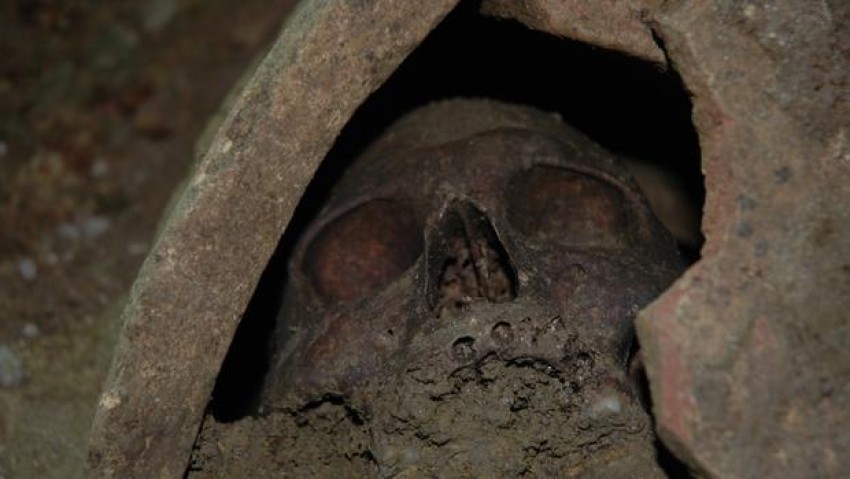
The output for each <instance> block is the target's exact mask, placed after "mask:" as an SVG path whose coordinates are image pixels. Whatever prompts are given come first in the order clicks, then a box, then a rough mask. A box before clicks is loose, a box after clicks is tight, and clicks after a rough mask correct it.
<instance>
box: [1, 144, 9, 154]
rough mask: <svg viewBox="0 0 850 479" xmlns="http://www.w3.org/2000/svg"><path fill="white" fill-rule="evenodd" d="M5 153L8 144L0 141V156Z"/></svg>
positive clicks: (7, 150)
mask: <svg viewBox="0 0 850 479" xmlns="http://www.w3.org/2000/svg"><path fill="white" fill-rule="evenodd" d="M7 153H9V145H7V144H6V142H5V141H0V158H2V157H4V156H6V154H7Z"/></svg>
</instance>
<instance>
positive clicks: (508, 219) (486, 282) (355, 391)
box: [217, 100, 684, 477]
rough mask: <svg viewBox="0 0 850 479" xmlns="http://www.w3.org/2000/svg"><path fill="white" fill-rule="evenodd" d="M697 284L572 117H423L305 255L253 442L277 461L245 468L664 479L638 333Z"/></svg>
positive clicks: (449, 112) (293, 277) (313, 229)
mask: <svg viewBox="0 0 850 479" xmlns="http://www.w3.org/2000/svg"><path fill="white" fill-rule="evenodd" d="M683 267H684V265H683V262H682V261H681V260H680V258H679V255H678V253H677V249H676V246H675V242H674V240H673V239H672V237H671V236H670V234H669V233H668V232H667V231H666V230H665V229H664V228H663V227H662V226H661V225H660V223H659V222H658V221H657V220H656V218H655V217H654V216H653V214H652V212H651V211H650V209H649V207H648V205H647V203H646V201H645V199H644V198H643V196H642V194H641V192H640V191H639V189H638V188H637V186H636V185H635V183H634V182H633V181H632V180H631V179H630V178H629V176H628V174H627V173H626V171H625V169H624V168H623V167H622V166H621V165H620V164H619V162H618V161H617V159H616V158H615V157H614V156H613V155H612V154H610V153H608V152H606V151H605V150H603V149H601V148H600V147H599V146H597V145H596V144H594V143H593V142H592V141H590V140H589V139H587V138H586V137H584V136H583V135H581V134H580V133H578V132H576V131H574V130H573V129H571V128H569V127H568V126H566V125H564V124H562V123H561V122H560V121H559V119H558V118H557V117H556V116H554V115H548V114H544V113H541V112H538V111H536V110H532V109H530V108H526V107H519V106H512V105H505V104H501V103H495V102H489V101H480V100H453V101H447V102H442V103H437V104H433V105H430V106H427V107H425V108H422V109H420V110H418V111H416V112H414V113H412V114H410V115H408V116H407V117H405V118H403V119H402V120H400V121H399V122H398V123H397V124H396V125H394V126H393V127H392V128H391V129H390V130H389V131H388V132H387V133H385V134H384V135H383V136H382V137H381V138H380V139H379V140H378V141H377V142H376V144H374V145H373V146H372V147H370V149H369V150H367V151H366V153H365V154H364V155H363V156H362V157H361V158H359V159H358V160H357V161H356V162H355V164H354V165H353V166H352V168H351V169H350V170H349V171H347V172H346V174H345V175H344V177H343V178H342V180H341V181H340V182H339V183H338V184H337V185H336V186H335V187H334V189H333V191H332V194H331V197H330V199H329V201H328V203H327V204H326V206H325V207H324V208H323V210H322V212H321V213H320V214H319V215H318V217H317V218H315V220H314V221H313V222H312V223H311V224H310V226H309V227H308V228H307V230H306V232H305V234H304V235H303V236H302V237H301V238H300V239H299V241H298V244H297V246H296V248H295V250H294V253H293V255H292V257H291V258H290V264H289V279H288V281H287V283H286V289H285V292H284V297H283V308H282V311H281V312H280V315H279V318H278V324H277V331H276V337H275V341H274V350H275V354H274V358H273V363H272V366H271V370H270V372H269V375H268V378H267V382H266V385H265V388H264V392H263V417H262V418H255V419H251V424H252V426H250V427H249V426H244V427H248V429H250V431H253V432H250V434H255V435H256V434H259V435H261V436H263V437H264V440H263V442H262V444H263V445H262V446H261V448H264V452H262V453H261V454H260V456H256V455H255V456H253V457H255V459H253V460H251V461H242V462H243V463H252V464H257V463H263V464H264V465H263V466H262V467H263V468H264V469H263V470H264V471H265V470H274V469H275V468H279V469H280V470H283V471H288V472H294V473H295V474H296V475H298V476H311V475H312V476H326V477H339V476H348V475H353V476H363V475H367V476H372V477H458V476H476V477H514V476H520V475H524V474H530V475H532V476H555V477H566V476H581V477H588V476H589V477H596V476H598V477H620V476H622V477H626V476H628V477H646V476H650V477H651V476H662V473H661V471H660V469H659V468H658V466H657V464H656V460H655V450H654V446H653V442H654V435H653V431H652V423H651V418H650V416H649V414H648V413H647V411H646V408H645V405H644V404H642V400H641V398H640V394H639V392H638V387H637V385H636V384H635V378H634V377H633V374H631V373H632V372H630V370H629V367H630V366H629V362H630V361H629V359H630V355H632V354H633V353H634V350H633V342H634V332H633V326H632V323H633V320H634V317H635V315H636V313H637V312H638V311H639V310H640V309H641V308H642V307H644V306H645V305H646V304H648V303H649V302H650V301H651V300H652V299H653V298H655V297H656V296H657V295H658V294H659V293H661V292H662V291H663V290H664V288H666V287H667V286H668V285H669V284H670V283H671V282H672V280H673V279H675V278H676V277H677V276H678V275H679V274H680V273H681V272H682V271H683ZM258 431H259V432H258ZM217 434H218V435H219V437H221V436H223V435H224V433H222V432H218V433H217ZM256 457H260V459H256ZM225 462H226V461H225ZM231 462H233V461H231ZM237 462H238V461H237ZM239 467H240V468H244V467H245V466H244V464H243V465H242V466H239ZM252 467H253V466H252ZM234 470H242V471H243V472H244V469H238V468H237V469H234Z"/></svg>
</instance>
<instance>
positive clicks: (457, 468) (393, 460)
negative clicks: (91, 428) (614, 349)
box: [189, 322, 665, 478]
mask: <svg viewBox="0 0 850 479" xmlns="http://www.w3.org/2000/svg"><path fill="white" fill-rule="evenodd" d="M513 334H514V331H513V328H512V327H511V326H510V325H509V324H508V323H507V322H499V323H497V325H496V327H494V329H493V335H494V336H495V337H497V338H500V340H501V341H510V340H511V339H512V338H511V336H512V335H513ZM474 354H476V351H475V345H474V341H472V340H471V338H470V341H468V342H462V343H456V345H455V347H454V348H452V349H451V352H450V353H447V355H454V356H455V358H453V359H454V360H456V361H457V360H460V361H463V359H464V357H465V356H470V355H474ZM434 359H436V360H437V362H443V360H442V359H440V358H434ZM592 362H593V358H592V356H591V355H590V354H588V353H584V352H582V353H578V354H574V355H572V356H571V357H569V358H565V359H564V361H563V362H562V363H561V364H558V365H552V364H549V363H548V362H547V361H544V360H541V359H535V358H531V357H517V358H501V357H499V355H498V354H496V353H489V354H487V355H485V356H484V357H482V358H480V359H478V360H476V361H474V362H473V363H472V364H468V365H465V366H462V367H460V368H458V369H456V370H454V371H452V372H450V373H448V374H445V373H441V372H438V371H439V370H440V366H439V365H435V364H429V361H425V362H423V363H422V364H418V365H410V366H408V367H407V368H405V371H404V372H403V373H402V374H400V375H399V376H398V377H397V378H396V380H395V381H394V382H392V383H388V384H375V385H369V386H367V387H365V388H363V389H360V390H359V391H358V393H357V394H356V395H355V396H353V397H347V396H343V395H339V394H337V393H328V394H326V395H325V396H323V397H317V398H315V399H313V400H311V401H307V402H296V401H293V404H292V406H291V407H288V408H281V409H276V410H274V411H271V412H268V413H267V414H265V416H264V417H262V418H246V419H243V420H240V421H237V422H235V423H219V422H216V421H215V419H213V417H212V416H211V415H210V416H208V417H207V422H206V424H204V427H203V429H202V433H201V435H200V438H199V440H198V443H197V444H196V450H195V453H194V455H193V459H192V465H191V467H190V473H189V477H193V478H202V477H237V476H241V477H280V476H281V474H283V475H284V476H286V475H287V474H292V475H293V476H294V477H411V478H412V477H627V476H628V477H665V476H664V475H663V474H662V473H661V471H660V470H659V469H658V467H657V466H656V463H655V451H654V449H653V448H652V447H651V444H652V439H651V436H652V427H651V423H650V418H649V416H648V415H647V414H645V413H639V412H637V411H635V410H634V409H636V408H640V406H639V405H638V403H636V402H635V401H631V400H627V398H625V397H624V395H625V393H624V392H623V391H621V390H618V388H617V387H616V386H615V385H611V384H604V381H602V380H600V378H599V377H597V376H595V375H594V373H593V367H592ZM370 396H371V399H370V400H369V402H368V403H363V402H362V399H361V398H363V397H370ZM589 398H591V399H589ZM628 409H632V410H628ZM624 458H628V466H626V465H625V464H622V465H621V460H622V459H624ZM636 459H637V460H636ZM636 465H637V466H636ZM625 467H628V470H626V469H625Z"/></svg>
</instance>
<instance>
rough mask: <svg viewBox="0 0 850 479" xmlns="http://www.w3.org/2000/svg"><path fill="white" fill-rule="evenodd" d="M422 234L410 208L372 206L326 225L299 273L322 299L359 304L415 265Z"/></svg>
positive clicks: (389, 204)
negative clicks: (306, 278)
mask: <svg viewBox="0 0 850 479" xmlns="http://www.w3.org/2000/svg"><path fill="white" fill-rule="evenodd" d="M421 231H422V230H421V228H420V225H419V223H418V221H417V220H416V215H415V214H414V213H413V211H412V210H411V209H410V207H409V206H407V205H405V204H404V203H401V202H398V201H395V200H389V199H378V200H372V201H369V202H366V203H363V204H361V205H359V206H357V207H355V208H354V209H352V210H350V211H348V212H346V213H344V214H343V215H342V216H340V217H338V218H337V219H335V220H334V221H332V222H331V223H330V224H328V225H326V226H325V227H324V228H323V229H322V230H321V232H319V234H318V235H317V236H316V237H315V239H314V240H313V242H312V243H311V244H310V246H309V247H308V249H307V251H306V253H305V256H304V263H303V269H304V271H305V273H306V274H307V276H308V277H309V278H310V280H311V281H312V283H313V286H314V287H315V288H316V291H318V293H319V294H320V295H321V296H322V297H323V298H324V299H326V300H330V301H349V300H353V299H358V298H360V297H363V296H365V295H367V294H369V293H372V292H375V291H376V290H378V289H380V288H381V287H383V286H386V285H387V284H389V283H390V282H391V281H393V280H394V279H396V278H397V277H398V276H400V275H401V274H402V273H404V272H405V271H407V269H409V268H410V267H411V266H412V265H413V263H415V262H416V259H417V258H418V257H419V256H420V255H421V254H422V250H423V240H422V232H421Z"/></svg>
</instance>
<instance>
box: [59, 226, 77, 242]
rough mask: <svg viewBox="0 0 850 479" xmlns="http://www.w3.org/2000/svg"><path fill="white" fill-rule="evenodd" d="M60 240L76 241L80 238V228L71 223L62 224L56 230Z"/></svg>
mask: <svg viewBox="0 0 850 479" xmlns="http://www.w3.org/2000/svg"><path fill="white" fill-rule="evenodd" d="M57 233H58V234H59V237H60V238H64V239H67V240H72V241H73V240H77V239H79V238H80V228H79V227H78V226H77V225H75V224H71V223H62V224H61V225H59V228H58V230H57Z"/></svg>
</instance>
